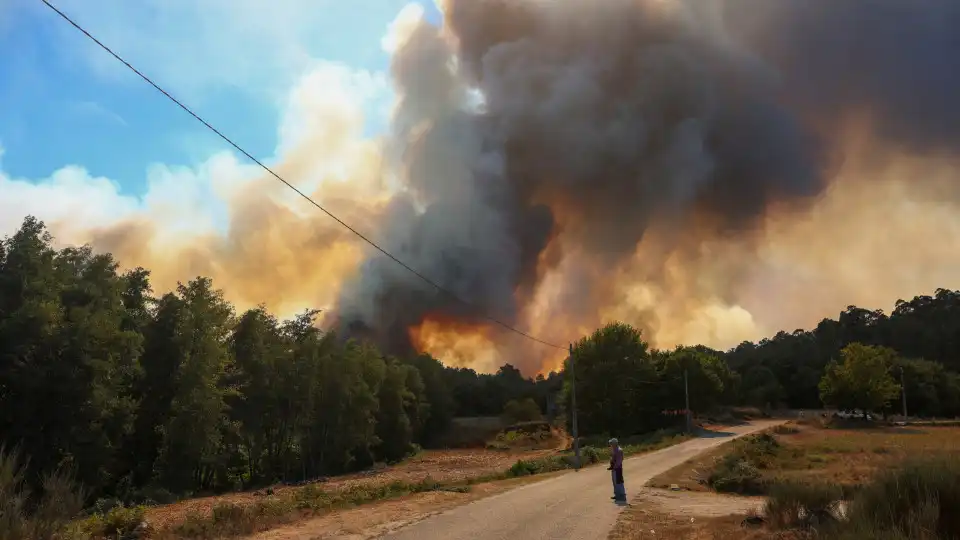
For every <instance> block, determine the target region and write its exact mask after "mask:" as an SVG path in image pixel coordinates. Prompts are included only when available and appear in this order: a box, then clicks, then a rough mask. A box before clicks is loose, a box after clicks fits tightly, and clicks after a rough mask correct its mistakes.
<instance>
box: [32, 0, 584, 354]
mask: <svg viewBox="0 0 960 540" xmlns="http://www.w3.org/2000/svg"><path fill="white" fill-rule="evenodd" d="M40 1H41V2H43V3H44V4H46V6H47V7H49V8H50V9H52V10H53V11H54V12H56V14H57V15H59V16H60V17H61V18H62V19H63V20H65V21H66V22H68V23H70V25H71V26H73V27H74V28H76V29H77V30H79V31H80V32H81V33H82V34H83V35H85V36H86V37H88V38H89V39H90V40H91V41H93V42H94V43H96V44H97V45H98V46H100V48H101V49H103V50H104V51H106V52H107V53H109V54H110V55H111V56H113V57H114V58H115V59H117V60H119V61H120V62H121V63H122V64H123V65H125V66H127V68H129V69H130V70H131V71H133V72H134V73H136V74H137V75H138V76H139V77H140V78H141V79H143V80H144V81H146V82H147V83H148V84H149V85H150V86H152V87H154V88H155V89H156V90H157V91H158V92H160V93H161V94H163V95H164V96H166V97H167V99H169V100H170V101H172V102H174V103H175V104H176V105H177V106H179V107H180V108H181V109H183V110H184V111H186V113H187V114H189V115H190V116H192V117H193V118H194V119H196V120H197V121H198V122H200V123H201V124H203V125H204V126H206V127H207V129H209V130H210V131H212V132H214V133H215V134H217V135H218V136H219V137H220V138H221V139H223V140H224V141H225V142H226V143H227V144H229V145H230V146H232V147H233V148H234V149H236V150H237V151H238V152H240V153H241V154H243V155H244V156H246V157H247V158H248V159H250V161H253V162H254V163H256V164H257V165H259V166H260V168H262V169H263V170H264V171H266V172H267V173H269V174H270V175H271V176H273V177H274V178H276V179H277V180H279V181H280V182H282V183H283V184H284V185H286V186H287V187H288V188H290V189H292V190H293V191H294V192H296V193H297V195H299V196H300V197H302V198H304V199H305V200H306V201H307V202H309V203H310V204H312V205H313V206H316V207H317V208H318V209H319V210H320V211H321V212H323V213H324V214H326V215H327V216H329V217H330V218H332V219H333V220H334V221H336V222H337V223H339V224H340V225H341V226H343V227H344V228H345V229H347V230H348V231H350V232H351V233H353V234H355V235H356V236H357V237H358V238H360V239H361V240H363V241H364V242H366V243H367V244H369V245H371V246H372V247H373V248H374V249H376V250H377V251H379V252H380V253H382V254H383V255H386V256H387V257H389V258H390V259H392V260H393V261H394V262H395V263H397V264H399V265H400V266H402V267H403V268H405V269H406V270H408V271H409V272H410V273H412V274H413V275H415V276H417V277H418V278H420V279H421V280H423V281H424V282H426V283H427V284H429V285H430V286H432V287H434V288H435V289H436V290H437V291H439V292H440V293H442V294H445V295H447V296H449V297H450V298H451V299H453V300H455V301H457V302H460V303H461V304H464V305H466V306H468V307H470V308H473V309H475V310H476V311H477V313H478V314H479V315H480V316H481V317H483V318H484V319H486V320H488V321H490V322H492V323H494V324H497V325H499V326H502V327H503V328H505V329H507V330H509V331H511V332H514V333H516V334H519V335H521V336H523V337H525V338H527V339H529V340H531V341H534V342H537V343H540V344H541V345H546V346H548V347H554V348H556V349H562V350H567V347H562V346H560V345H556V344H553V343H550V342H548V341H544V340H542V339H540V338H537V337H534V336H532V335H530V334H528V333H526V332H524V331H523V330H520V329H518V328H515V327H513V326H511V325H509V324H507V323H505V322H503V321H501V320H500V319H498V318H496V317H493V316H492V315H487V314H486V313H483V312H482V310H480V309H479V308H478V307H477V306H476V305H474V304H472V303H470V302H468V301H467V300H464V299H462V298H460V297H459V296H457V295H456V294H455V293H454V292H453V291H450V290H449V289H447V288H445V287H443V286H441V285H440V284H438V283H436V282H435V281H433V280H431V279H430V278H428V277H427V276H425V275H423V274H422V273H420V272H418V271H417V270H415V269H414V268H412V267H411V266H410V265H408V264H406V263H405V262H403V261H401V260H400V259H398V258H397V257H396V256H394V255H393V254H392V253H390V252H389V251H387V250H386V249H384V248H382V247H380V246H379V245H378V244H377V243H376V242H374V241H373V240H370V239H369V238H367V237H366V236H364V235H363V234H362V233H360V231H358V230H356V229H354V228H353V227H351V226H350V225H349V224H347V223H346V222H345V221H343V220H342V219H340V218H339V217H337V216H336V215H334V214H333V213H332V212H330V211H329V210H327V209H326V208H324V207H323V206H321V205H320V204H319V203H317V202H316V201H314V200H313V199H312V198H311V197H310V196H309V195H307V194H305V193H304V192H302V191H300V190H299V189H297V188H296V187H295V186H294V185H293V184H291V183H290V182H287V181H286V180H284V179H283V178H282V177H281V176H280V175H279V174H277V173H275V172H274V171H273V170H272V169H271V168H270V167H267V166H266V165H264V164H263V162H261V161H260V160H259V159H257V158H255V157H253V155H251V154H250V153H249V152H247V151H246V150H244V149H243V148H241V147H240V146H239V145H238V144H237V143H235V142H233V141H232V140H231V139H230V138H229V137H227V136H226V135H224V134H223V133H222V132H220V130H218V129H217V128H215V127H213V126H212V125H210V123H208V122H207V121H206V120H204V119H203V118H201V117H200V115H198V114H197V113H195V112H193V111H192V110H191V109H190V108H189V107H187V106H186V105H184V104H183V103H181V102H180V101H179V100H178V99H177V98H175V97H173V96H172V95H170V93H169V92H167V91H166V90H164V89H163V88H161V87H160V86H159V85H158V84H157V83H155V82H153V80H151V79H150V78H149V77H147V76H146V75H144V74H143V73H142V72H141V71H140V70H138V69H137V68H135V67H134V66H133V65H131V64H130V63H129V62H127V61H126V60H124V59H123V58H121V57H120V55H118V54H117V53H115V52H113V50H112V49H111V48H110V47H107V46H106V45H104V44H103V43H102V42H101V41H100V40H99V39H97V38H96V37H94V36H93V35H92V34H91V33H90V32H88V31H87V30H86V29H85V28H83V27H82V26H80V25H79V24H77V23H76V22H74V20H73V19H71V18H70V17H68V16H67V15H66V14H65V13H64V12H62V11H60V10H59V9H57V7H56V6H54V5H53V4H51V3H50V2H49V1H48V0H40Z"/></svg>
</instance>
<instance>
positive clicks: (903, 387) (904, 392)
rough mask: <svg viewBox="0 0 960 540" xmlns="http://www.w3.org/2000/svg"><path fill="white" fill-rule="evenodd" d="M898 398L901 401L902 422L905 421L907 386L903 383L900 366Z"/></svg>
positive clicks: (901, 367)
mask: <svg viewBox="0 0 960 540" xmlns="http://www.w3.org/2000/svg"><path fill="white" fill-rule="evenodd" d="M900 397H901V398H902V399H903V421H904V422H906V421H907V385H906V384H904V383H903V366H900Z"/></svg>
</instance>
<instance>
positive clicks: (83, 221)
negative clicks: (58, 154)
mask: <svg viewBox="0 0 960 540" xmlns="http://www.w3.org/2000/svg"><path fill="white" fill-rule="evenodd" d="M389 96H390V93H389V87H388V84H387V81H386V78H385V76H384V75H383V74H379V73H371V72H367V71H363V70H353V69H350V68H349V67H347V66H344V65H340V64H335V63H329V62H321V63H316V64H315V65H314V66H313V68H312V70H310V71H309V72H307V73H306V74H305V75H304V76H303V77H301V78H300V80H299V81H298V82H297V84H295V85H294V86H293V87H292V88H291V89H290V90H289V91H288V94H287V97H286V99H284V100H283V103H282V106H281V109H282V114H281V117H280V119H279V127H278V131H279V134H280V137H279V139H280V143H279V145H278V148H277V150H276V152H275V156H274V157H273V158H272V159H271V160H269V161H268V163H269V165H270V166H271V168H273V169H274V170H275V171H277V172H278V173H279V174H281V176H283V177H284V178H285V179H286V180H288V181H290V182H291V183H293V184H295V185H298V186H300V187H301V188H302V189H303V188H306V189H307V191H312V190H314V189H316V188H317V186H318V185H319V183H320V181H321V180H322V179H337V178H339V179H341V180H351V178H350V173H351V171H352V169H351V168H352V167H354V164H355V163H356V162H357V160H358V159H363V158H364V156H363V155H362V154H363V153H364V152H369V144H370V143H369V142H367V141H364V140H363V126H364V120H365V117H364V112H365V110H368V109H369V108H371V107H370V106H369V103H370V102H371V101H374V102H380V101H388V100H389ZM94 105H95V104H94ZM2 156H3V147H2V145H0V235H2V234H9V233H11V232H13V231H14V230H16V228H17V227H18V226H19V225H20V223H21V221H22V219H23V217H24V216H26V215H34V216H37V217H38V218H40V219H42V220H44V221H45V222H47V223H48V224H49V225H50V226H51V228H52V229H53V230H54V233H55V234H56V235H57V236H58V240H61V241H62V242H64V243H78V242H86V241H88V240H89V239H90V234H92V231H95V230H97V229H102V228H107V227H110V226H112V225H116V224H118V223H121V222H125V221H129V220H143V221H146V222H149V223H152V224H154V225H155V226H156V229H155V232H156V234H157V235H158V237H157V240H158V241H162V239H164V238H174V237H178V236H179V237H180V238H179V241H181V242H182V241H183V239H184V237H186V238H189V237H201V236H204V235H208V234H222V233H223V232H225V231H224V228H225V227H227V226H228V223H229V218H230V216H229V207H230V205H231V203H232V202H233V200H234V198H235V197H237V196H238V195H239V194H240V193H242V192H244V190H245V189H246V188H248V187H250V186H251V185H252V184H251V183H252V182H254V181H262V180H264V179H265V178H266V177H267V175H266V174H265V173H264V172H263V171H262V170H261V169H260V168H259V166H257V165H256V164H253V163H250V162H248V160H247V159H246V158H241V157H238V156H236V155H235V154H233V153H231V152H223V151H221V152H217V153H213V154H211V155H208V156H207V157H206V158H205V159H203V160H202V161H201V162H200V163H199V165H196V166H195V167H186V166H176V165H169V164H162V163H154V164H150V165H148V166H147V167H146V171H145V174H146V183H147V190H146V193H145V194H144V195H143V196H141V197H136V196H131V195H126V194H122V193H121V190H120V186H119V184H118V183H117V182H115V181H113V180H111V179H108V178H104V177H96V176H92V175H91V174H90V173H89V172H88V171H87V170H86V169H85V168H84V167H83V166H81V165H67V166H64V167H62V168H60V169H58V170H56V171H54V172H53V173H52V174H51V175H50V176H49V177H47V178H42V179H35V180H28V179H19V178H11V177H9V176H8V175H6V174H4V173H3V171H2ZM241 160H242V161H241ZM267 180H268V182H267V183H264V184H263V186H264V188H265V192H264V197H265V198H267V199H273V200H274V202H277V203H280V204H283V205H285V206H292V205H294V204H297V203H295V202H294V201H296V195H295V194H293V193H292V192H289V191H288V190H286V189H280V188H279V186H280V184H279V183H277V182H276V180H275V179H272V178H269V179H267ZM274 184H276V185H275V186H274ZM256 187H257V188H259V186H256ZM272 187H276V188H277V189H270V188H272ZM265 200H266V199H265Z"/></svg>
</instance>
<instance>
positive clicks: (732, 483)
mask: <svg viewBox="0 0 960 540" xmlns="http://www.w3.org/2000/svg"><path fill="white" fill-rule="evenodd" d="M782 450H783V447H782V446H781V445H780V443H779V442H778V441H777V439H776V437H774V436H772V435H770V434H768V433H761V434H759V435H753V436H750V437H744V438H743V439H739V440H736V441H734V442H733V443H731V450H730V452H728V453H727V454H726V455H724V456H723V457H722V458H721V459H720V460H718V461H717V463H716V464H715V465H714V467H713V470H712V471H711V472H710V474H709V476H708V477H707V484H708V485H709V486H710V487H712V488H713V489H715V490H717V491H720V492H726V493H739V494H743V495H759V494H762V493H764V491H765V483H764V481H763V475H762V473H761V470H762V469H767V468H769V467H771V466H772V465H773V464H774V462H775V460H776V458H777V457H778V456H779V455H780V454H781V453H782Z"/></svg>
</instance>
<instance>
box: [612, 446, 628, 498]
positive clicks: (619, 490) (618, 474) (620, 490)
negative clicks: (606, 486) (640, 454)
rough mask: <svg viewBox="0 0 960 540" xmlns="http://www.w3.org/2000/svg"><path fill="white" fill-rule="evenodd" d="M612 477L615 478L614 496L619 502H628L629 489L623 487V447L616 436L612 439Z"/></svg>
mask: <svg viewBox="0 0 960 540" xmlns="http://www.w3.org/2000/svg"><path fill="white" fill-rule="evenodd" d="M607 470H608V471H610V477H611V479H612V480H613V497H611V499H613V500H615V501H617V502H627V490H626V488H624V487H623V449H622V448H620V442H619V441H617V439H616V438H613V439H610V467H608V468H607Z"/></svg>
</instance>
